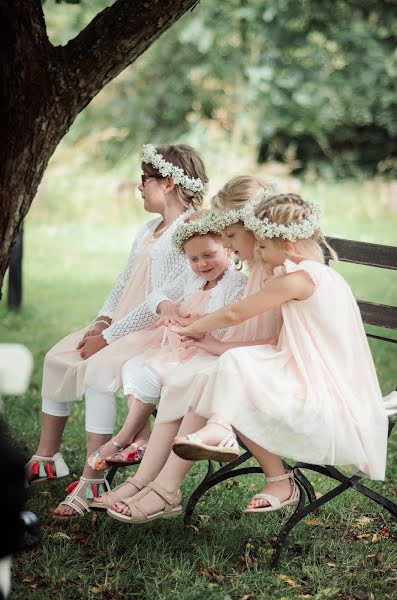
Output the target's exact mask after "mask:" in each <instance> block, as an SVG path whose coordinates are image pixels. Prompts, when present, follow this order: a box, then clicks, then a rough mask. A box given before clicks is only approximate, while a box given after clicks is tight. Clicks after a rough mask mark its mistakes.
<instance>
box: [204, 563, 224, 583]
mask: <svg viewBox="0 0 397 600" xmlns="http://www.w3.org/2000/svg"><path fill="white" fill-rule="evenodd" d="M199 575H200V576H201V577H207V578H208V579H210V580H211V581H223V580H224V579H225V577H224V576H223V575H220V574H219V573H217V572H216V571H214V569H207V567H205V566H204V565H200V570H199Z"/></svg>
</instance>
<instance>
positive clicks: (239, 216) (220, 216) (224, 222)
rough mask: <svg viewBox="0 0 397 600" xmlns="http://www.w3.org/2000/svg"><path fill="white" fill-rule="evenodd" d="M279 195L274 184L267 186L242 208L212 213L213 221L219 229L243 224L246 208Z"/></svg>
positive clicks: (278, 190) (277, 188) (279, 191)
mask: <svg viewBox="0 0 397 600" xmlns="http://www.w3.org/2000/svg"><path fill="white" fill-rule="evenodd" d="M280 193H281V190H280V188H279V187H278V185H277V184H276V183H272V184H271V185H269V186H268V187H267V188H266V189H265V190H263V192H262V193H261V195H260V196H258V197H256V198H254V199H253V200H249V201H248V202H247V203H246V204H245V205H244V206H243V208H237V209H232V210H228V211H224V212H221V211H219V212H217V213H214V215H215V216H214V219H215V220H216V223H217V225H218V227H219V228H220V229H225V227H229V225H235V224H236V223H238V222H239V221H243V222H244V215H245V212H246V210H247V208H248V207H253V209H255V206H257V205H258V204H259V202H262V200H267V199H268V198H272V197H273V196H277V195H278V194H280Z"/></svg>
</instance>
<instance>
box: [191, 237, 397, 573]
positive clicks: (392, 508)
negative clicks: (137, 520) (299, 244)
mask: <svg viewBox="0 0 397 600" xmlns="http://www.w3.org/2000/svg"><path fill="white" fill-rule="evenodd" d="M328 241H329V243H330V244H331V246H332V247H333V248H334V249H335V250H336V252H337V253H338V255H339V260H340V261H343V262H348V263H354V264H359V265H367V266H369V267H380V268H383V269H393V270H397V248H396V247H393V246H381V245H379V244H368V243H363V242H356V241H352V240H344V239H339V238H328ZM329 260H330V257H329V256H328V257H327V260H326V262H327V264H328V262H329ZM358 305H359V307H360V311H361V315H362V318H363V321H364V323H366V324H368V325H376V326H378V327H382V328H383V329H385V330H387V329H391V330H397V307H394V306H388V305H384V304H375V303H373V302H368V301H362V300H359V301H358ZM382 333H383V331H382ZM367 336H368V337H371V338H375V339H378V340H382V341H384V342H388V343H397V339H393V338H391V337H387V336H386V334H385V335H377V334H373V333H367ZM396 416H397V415H393V416H392V417H389V436H390V433H391V431H392V429H393V427H394V424H395V420H396ZM240 445H241V446H242V447H244V445H243V444H241V442H240ZM250 458H252V455H251V453H250V452H249V451H248V450H247V449H245V452H244V454H242V455H241V456H240V457H239V458H238V459H236V460H235V461H233V462H231V463H229V464H226V465H221V466H220V468H216V466H215V464H214V463H212V462H211V461H209V463H208V471H207V474H206V476H205V477H204V479H203V481H202V482H201V483H200V485H199V486H198V487H197V488H196V490H195V491H194V492H193V493H192V495H191V497H190V499H189V500H188V503H187V505H186V510H185V519H184V523H185V525H188V524H189V523H190V521H191V518H192V515H193V513H194V509H195V507H196V504H197V502H198V501H199V500H200V498H202V496H203V495H204V494H205V493H206V492H207V491H208V490H209V489H211V488H212V487H213V486H215V485H217V484H218V483H221V482H222V481H226V480H227V479H231V478H233V477H241V476H242V475H246V474H252V473H262V469H261V468H260V467H259V466H241V465H244V463H246V462H247V461H248V460H249V459H250ZM284 464H285V466H286V468H288V469H292V470H293V471H294V475H295V479H296V482H297V485H298V487H299V489H300V492H301V496H300V501H299V504H298V505H297V506H296V508H295V510H294V512H293V514H292V515H291V516H290V517H289V519H288V520H287V521H286V522H285V524H284V525H283V526H282V528H281V530H280V532H279V533H278V535H277V541H276V543H275V547H274V551H273V557H272V562H271V564H272V567H276V566H277V564H278V561H279V558H280V554H281V550H282V548H283V545H284V543H285V542H286V540H287V537H288V536H289V534H290V533H291V531H292V529H293V528H294V527H295V525H297V524H298V523H299V522H300V521H301V520H302V519H304V518H305V517H306V516H307V515H309V514H310V513H316V512H317V511H318V509H319V508H320V507H321V506H324V505H326V504H327V503H328V502H330V501H331V500H333V499H334V498H336V497H337V496H339V495H340V494H342V493H344V492H346V491H347V490H349V489H351V488H353V489H354V490H355V491H356V492H358V493H359V494H362V495H364V496H366V497H367V498H370V499H371V500H372V501H374V502H376V503H377V504H379V505H380V506H382V507H383V508H385V509H386V510H387V511H389V513H391V514H392V515H393V516H394V517H395V518H396V519H397V504H396V503H395V502H392V501H391V500H388V499H387V498H385V497H384V496H382V495H381V494H379V493H377V492H375V491H373V490H372V489H370V488H368V487H367V486H365V485H364V484H363V483H362V482H361V479H362V478H361V476H360V475H352V476H350V477H349V476H348V475H344V474H343V473H342V472H341V471H340V470H339V469H337V468H336V467H333V466H329V465H315V464H308V463H303V462H297V463H295V464H294V465H293V466H291V465H289V464H288V463H287V462H285V463H284ZM302 470H305V471H312V472H315V473H320V474H321V475H325V476H326V477H328V478H330V479H332V480H334V481H336V482H337V485H336V486H335V487H334V488H333V489H332V490H330V491H329V492H327V493H326V494H324V495H323V496H321V497H320V498H316V496H315V493H314V490H313V487H312V485H311V483H310V481H309V480H308V479H307V477H306V476H305V475H304V474H303V472H302Z"/></svg>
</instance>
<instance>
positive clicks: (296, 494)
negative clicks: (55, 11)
mask: <svg viewBox="0 0 397 600" xmlns="http://www.w3.org/2000/svg"><path fill="white" fill-rule="evenodd" d="M284 479H289V480H290V481H291V487H292V491H291V495H290V497H289V498H287V500H284V502H281V501H280V499H279V498H277V496H272V494H256V495H255V496H254V497H253V498H251V500H250V502H251V501H252V500H266V501H267V502H268V503H269V506H262V507H260V508H246V509H245V511H244V512H245V513H248V514H251V513H264V512H274V511H275V510H280V508H284V507H285V506H292V505H293V504H298V502H299V498H300V490H299V488H298V486H297V485H296V482H295V478H294V474H293V472H292V471H289V472H288V473H285V475H278V476H277V477H266V481H267V483H272V482H274V481H283V480H284Z"/></svg>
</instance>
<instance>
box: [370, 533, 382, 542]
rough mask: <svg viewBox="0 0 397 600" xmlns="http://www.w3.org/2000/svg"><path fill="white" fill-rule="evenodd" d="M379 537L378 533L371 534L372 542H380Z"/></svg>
mask: <svg viewBox="0 0 397 600" xmlns="http://www.w3.org/2000/svg"><path fill="white" fill-rule="evenodd" d="M381 539H382V538H381V536H380V535H379V534H378V533H373V534H372V540H371V541H372V542H380V541H381Z"/></svg>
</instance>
